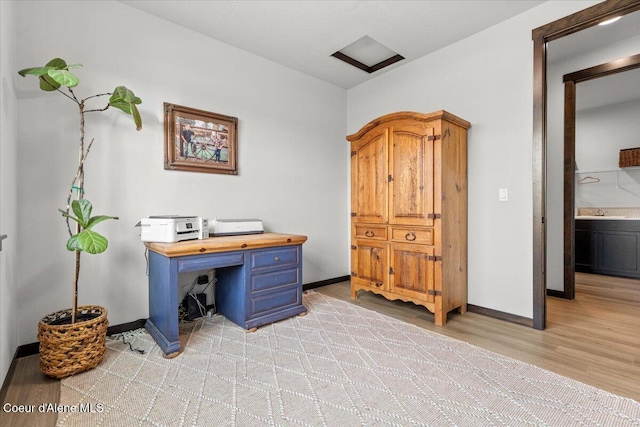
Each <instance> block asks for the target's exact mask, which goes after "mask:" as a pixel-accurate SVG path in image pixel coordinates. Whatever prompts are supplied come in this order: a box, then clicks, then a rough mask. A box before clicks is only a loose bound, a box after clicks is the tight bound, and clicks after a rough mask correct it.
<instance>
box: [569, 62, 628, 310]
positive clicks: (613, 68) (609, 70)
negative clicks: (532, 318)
mask: <svg viewBox="0 0 640 427" xmlns="http://www.w3.org/2000/svg"><path fill="white" fill-rule="evenodd" d="M638 68H640V54H637V55H633V56H629V57H626V58H621V59H619V60H616V61H610V62H607V63H605V64H600V65H597V66H595V67H590V68H587V69H583V70H580V71H576V72H573V73H570V74H566V75H565V76H564V78H563V82H564V221H563V222H564V292H563V295H562V296H563V297H564V298H568V299H573V298H574V297H575V271H576V227H575V225H576V221H575V218H576V178H575V177H576V172H578V171H577V170H576V111H577V109H576V106H577V97H576V93H577V89H578V87H577V85H578V84H580V83H584V82H588V81H593V80H596V79H601V78H603V77H608V76H614V75H620V74H621V73H625V72H627V71H631V70H634V69H638ZM630 89H631V88H630ZM613 135H614V136H613V137H614V138H615V133H613ZM633 142H634V143H637V142H636V141H633ZM604 143H605V144H606V142H604ZM616 152H617V150H616ZM602 171H603V172H606V173H608V174H609V175H613V174H615V179H616V188H617V189H619V187H620V186H619V173H620V172H619V171H618V170H617V169H615V168H612V169H610V170H602ZM594 175H595V174H594ZM589 178H591V181H587V179H589ZM609 178H610V177H609ZM589 182H590V183H594V184H598V183H600V182H601V180H600V178H598V177H593V176H591V175H589V176H587V177H585V178H583V179H582V180H579V181H578V184H580V183H589ZM600 215H603V216H602V217H603V218H605V216H604V215H606V212H604V211H603V212H600V208H598V212H597V213H596V216H598V217H599V216H600ZM591 221H597V222H595V223H593V224H589V225H588V226H587V227H585V228H589V230H593V232H597V233H598V234H597V235H594V237H595V239H590V240H593V246H594V248H593V251H592V253H593V258H595V259H598V261H597V263H596V264H597V265H594V266H593V270H594V271H595V272H598V270H599V269H598V267H599V266H604V267H605V269H607V267H608V269H609V270H611V269H614V270H615V268H614V267H615V265H614V263H612V262H609V263H607V264H611V265H610V266H607V264H605V263H604V261H605V259H604V258H605V257H606V256H608V254H606V253H605V252H603V249H605V248H606V245H604V244H603V243H606V242H607V241H608V242H610V245H611V244H613V245H614V246H619V245H620V244H625V243H629V244H630V245H628V248H626V250H625V251H624V252H626V253H625V254H624V255H626V256H630V255H632V254H633V259H629V262H628V263H627V264H629V265H628V266H626V268H625V266H622V268H618V269H619V270H620V271H619V273H620V274H622V275H624V274H625V273H626V274H627V275H635V274H636V273H640V272H637V271H634V270H637V266H636V263H637V262H636V261H637V259H638V256H637V255H638V254H637V253H636V252H637V250H638V248H637V245H636V242H635V241H636V240H637V235H636V233H631V234H625V233H624V231H625V230H626V229H627V228H628V227H621V225H625V224H630V223H629V222H627V221H624V222H620V220H616V221H615V222H614V223H605V222H602V221H601V220H600V219H599V218H597V219H591V220H589V222H591ZM586 224H588V223H586ZM605 224H607V226H605ZM599 229H602V230H605V231H604V233H605V234H603V231H602V230H600V231H598V230H599ZM609 229H612V230H609ZM588 234H589V231H587V233H586V234H585V237H589V235H588ZM605 239H606V240H605ZM585 243H587V244H589V243H590V241H589V240H586V241H585ZM598 246H602V247H601V248H598ZM585 255H589V254H585ZM611 255H614V254H611ZM586 258H587V260H588V258H589V257H588V256H586ZM599 258H601V259H599ZM613 261H615V259H614V260H613ZM587 263H588V262H587ZM625 270H626V271H625ZM614 273H615V271H614Z"/></svg>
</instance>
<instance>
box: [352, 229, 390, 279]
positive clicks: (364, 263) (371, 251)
mask: <svg viewBox="0 0 640 427" xmlns="http://www.w3.org/2000/svg"><path fill="white" fill-rule="evenodd" d="M351 251H352V256H351V270H352V273H351V275H352V277H351V281H352V282H353V283H358V284H360V285H365V286H370V287H372V288H376V289H380V290H383V291H387V290H389V286H388V284H389V280H388V277H389V276H388V275H389V270H388V267H387V265H388V263H387V244H386V243H385V242H375V241H371V240H358V241H356V242H355V245H354V246H353V247H352V248H351Z"/></svg>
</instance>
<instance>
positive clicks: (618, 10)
mask: <svg viewBox="0 0 640 427" xmlns="http://www.w3.org/2000/svg"><path fill="white" fill-rule="evenodd" d="M637 10H640V0H608V1H605V2H603V3H599V4H597V5H595V6H592V7H590V8H588V9H585V10H583V11H580V12H577V13H575V14H572V15H569V16H567V17H565V18H562V19H559V20H557V21H554V22H551V23H549V24H547V25H544V26H542V27H539V28H536V29H535V30H533V32H532V38H533V42H534V56H533V62H534V73H533V74H534V94H533V95H534V96H533V150H532V157H533V326H534V328H536V329H544V328H545V326H546V294H547V268H546V267H547V266H546V263H547V259H546V255H547V224H546V216H547V203H546V198H547V194H546V191H547V188H546V185H547V68H546V67H547V44H548V43H549V42H551V41H553V40H560V39H562V38H564V37H566V36H569V35H571V34H574V33H578V32H580V31H582V30H585V29H587V28H590V27H593V26H595V25H597V24H599V23H601V22H603V21H605V20H608V19H611V18H614V17H617V16H622V15H626V14H629V13H632V12H635V11H637Z"/></svg>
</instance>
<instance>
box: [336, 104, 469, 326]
mask: <svg viewBox="0 0 640 427" xmlns="http://www.w3.org/2000/svg"><path fill="white" fill-rule="evenodd" d="M469 127H470V124H469V122H467V121H465V120H463V119H461V118H459V117H456V116H454V115H453V114H451V113H448V112H446V111H437V112H435V113H430V114H422V113H415V112H399V113H393V114H388V115H386V116H382V117H379V118H377V119H375V120H373V121H371V122H370V123H368V124H366V125H365V126H364V127H363V128H362V129H360V131H359V132H357V133H355V134H353V135H350V136H348V137H347V140H349V141H350V142H351V297H352V298H357V296H358V291H359V290H366V291H371V292H374V293H376V294H380V295H383V296H384V297H385V298H387V299H392V300H395V299H400V300H403V301H410V302H413V303H415V304H419V305H422V306H424V307H426V308H427V309H428V310H429V311H431V312H432V313H433V314H434V316H435V324H436V325H440V326H441V325H444V324H445V323H446V321H447V313H448V312H449V311H451V310H453V309H458V310H459V311H460V313H464V312H465V311H466V309H467V129H469Z"/></svg>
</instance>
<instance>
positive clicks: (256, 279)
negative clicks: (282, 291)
mask: <svg viewBox="0 0 640 427" xmlns="http://www.w3.org/2000/svg"><path fill="white" fill-rule="evenodd" d="M298 283H300V270H299V269H297V268H292V269H289V270H278V271H273V272H271V273H265V274H256V275H254V276H251V293H255V292H261V291H267V290H272V289H275V288H279V287H282V286H291V285H297V284H298Z"/></svg>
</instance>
